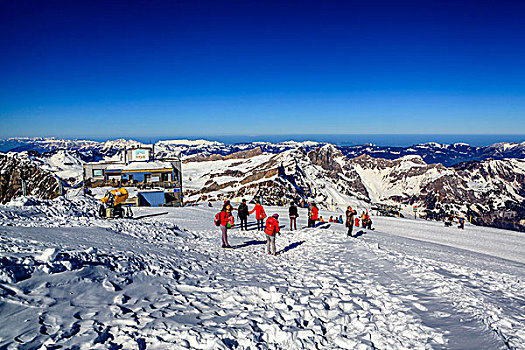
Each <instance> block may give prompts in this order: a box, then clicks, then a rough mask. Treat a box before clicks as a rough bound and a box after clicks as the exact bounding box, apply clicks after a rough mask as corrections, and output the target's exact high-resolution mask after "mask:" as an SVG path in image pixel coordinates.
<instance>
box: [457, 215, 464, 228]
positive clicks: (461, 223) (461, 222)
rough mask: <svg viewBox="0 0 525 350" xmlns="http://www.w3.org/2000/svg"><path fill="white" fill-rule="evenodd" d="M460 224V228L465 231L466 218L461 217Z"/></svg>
mask: <svg viewBox="0 0 525 350" xmlns="http://www.w3.org/2000/svg"><path fill="white" fill-rule="evenodd" d="M458 223H459V226H458V228H460V229H462V230H464V229H465V218H464V217H460V218H459V220H458Z"/></svg>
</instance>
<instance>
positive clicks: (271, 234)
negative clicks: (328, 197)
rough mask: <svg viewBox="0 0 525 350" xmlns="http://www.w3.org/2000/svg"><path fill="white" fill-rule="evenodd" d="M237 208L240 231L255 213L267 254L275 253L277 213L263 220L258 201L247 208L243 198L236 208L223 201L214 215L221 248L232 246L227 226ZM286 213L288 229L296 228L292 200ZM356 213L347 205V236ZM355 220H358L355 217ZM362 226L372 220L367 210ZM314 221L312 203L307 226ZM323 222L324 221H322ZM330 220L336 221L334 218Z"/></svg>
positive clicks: (316, 214)
mask: <svg viewBox="0 0 525 350" xmlns="http://www.w3.org/2000/svg"><path fill="white" fill-rule="evenodd" d="M233 210H237V216H238V217H239V220H240V229H241V231H244V230H246V231H247V230H248V216H249V215H251V214H253V213H255V219H256V221H257V231H261V230H264V233H265V234H266V238H267V241H266V246H267V252H268V254H273V255H276V250H275V236H276V235H277V233H280V232H279V231H280V230H279V221H278V219H279V215H278V214H273V215H272V216H271V217H269V218H268V219H267V220H266V223H265V222H264V219H265V218H266V217H267V215H266V212H265V211H264V208H263V206H262V204H261V203H260V202H257V203H256V204H255V207H254V208H253V209H252V210H249V208H248V205H247V203H246V199H243V200H242V202H241V204H240V205H239V207H238V208H237V209H235V208H233V207H232V205H231V203H230V201H225V202H224V205H223V207H222V210H221V211H220V212H219V213H218V214H217V215H216V216H215V224H216V225H217V226H220V229H221V232H222V248H232V246H230V244H229V243H228V228H230V227H231V224H230V223H231V222H232V221H233V215H232V211H233ZM288 214H289V218H290V231H293V230H297V218H298V217H299V211H298V207H297V206H296V205H295V203H294V202H291V203H290V207H289V208H288ZM356 215H357V212H356V211H355V210H353V209H352V207H350V206H349V207H348V209H347V211H346V226H347V227H348V233H347V235H348V236H352V230H353V226H354V217H355V216H356ZM356 220H359V219H358V218H356ZM361 220H362V223H363V227H364V228H366V227H367V226H368V228H371V225H372V221H371V220H370V216H369V215H368V212H367V213H366V214H365V213H363V216H362V218H361ZM316 221H322V217H320V216H319V209H318V208H317V205H316V204H312V205H310V206H309V207H308V227H315V225H316ZM323 222H324V221H323ZM331 222H337V221H335V220H333V221H331ZM365 223H366V224H365Z"/></svg>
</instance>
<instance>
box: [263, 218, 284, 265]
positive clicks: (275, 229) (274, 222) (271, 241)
mask: <svg viewBox="0 0 525 350" xmlns="http://www.w3.org/2000/svg"><path fill="white" fill-rule="evenodd" d="M278 219H279V214H273V215H272V216H270V217H269V218H268V219H267V220H266V228H265V229H264V233H266V250H267V251H268V254H273V255H274V256H275V255H277V251H276V249H275V236H276V235H277V233H279V221H278ZM279 234H280V233H279ZM270 245H271V248H272V250H271V251H270Z"/></svg>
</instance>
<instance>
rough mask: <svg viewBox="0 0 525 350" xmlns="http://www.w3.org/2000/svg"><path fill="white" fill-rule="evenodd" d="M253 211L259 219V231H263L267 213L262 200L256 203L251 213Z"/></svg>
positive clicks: (256, 218)
mask: <svg viewBox="0 0 525 350" xmlns="http://www.w3.org/2000/svg"><path fill="white" fill-rule="evenodd" d="M253 212H255V220H257V231H261V230H263V229H264V218H265V217H266V213H265V212H264V208H263V206H262V205H261V203H260V202H257V204H255V207H254V208H253V209H252V211H250V214H251V213H253Z"/></svg>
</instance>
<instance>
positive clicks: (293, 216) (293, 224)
mask: <svg viewBox="0 0 525 350" xmlns="http://www.w3.org/2000/svg"><path fill="white" fill-rule="evenodd" d="M288 214H289V215H290V231H293V228H295V229H296V230H297V217H298V216H299V214H298V213H297V206H296V205H295V203H294V202H291V203H290V208H289V209H288Z"/></svg>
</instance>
